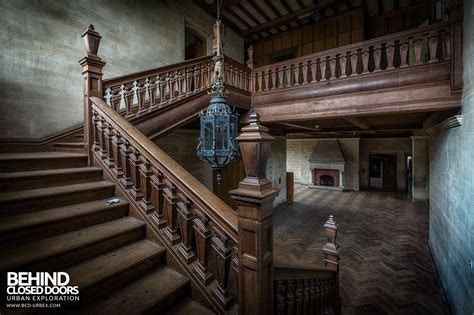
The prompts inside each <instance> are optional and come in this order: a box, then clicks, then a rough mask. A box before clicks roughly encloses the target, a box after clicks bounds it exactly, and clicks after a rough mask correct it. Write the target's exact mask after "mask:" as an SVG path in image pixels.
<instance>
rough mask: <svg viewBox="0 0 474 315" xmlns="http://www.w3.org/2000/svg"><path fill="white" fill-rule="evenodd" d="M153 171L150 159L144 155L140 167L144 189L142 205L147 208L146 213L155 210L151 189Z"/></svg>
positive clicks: (144, 208) (141, 183)
mask: <svg viewBox="0 0 474 315" xmlns="http://www.w3.org/2000/svg"><path fill="white" fill-rule="evenodd" d="M152 175H153V171H152V169H151V165H150V162H149V161H148V159H146V158H145V157H143V159H142V163H141V167H140V187H141V189H142V194H143V197H142V199H141V200H140V203H139V204H140V207H141V208H142V209H143V210H145V213H147V214H148V213H151V212H153V210H154V208H153V203H152V201H151V199H152V195H151V193H152V189H151V176H152Z"/></svg>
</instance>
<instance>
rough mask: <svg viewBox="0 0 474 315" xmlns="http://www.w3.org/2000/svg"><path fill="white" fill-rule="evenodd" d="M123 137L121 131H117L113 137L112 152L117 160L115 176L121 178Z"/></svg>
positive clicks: (114, 169)
mask: <svg viewBox="0 0 474 315" xmlns="http://www.w3.org/2000/svg"><path fill="white" fill-rule="evenodd" d="M122 143H123V142H122V137H121V136H120V132H118V131H115V134H114V137H113V139H112V152H113V156H114V160H115V165H114V168H113V169H112V172H113V173H114V175H115V177H116V178H118V179H120V178H121V177H122V176H123V170H122V155H121V153H120V147H121V145H122Z"/></svg>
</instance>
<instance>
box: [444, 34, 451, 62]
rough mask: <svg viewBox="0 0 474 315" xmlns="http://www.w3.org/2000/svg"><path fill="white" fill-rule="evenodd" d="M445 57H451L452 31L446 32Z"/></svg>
mask: <svg viewBox="0 0 474 315" xmlns="http://www.w3.org/2000/svg"><path fill="white" fill-rule="evenodd" d="M444 48H445V49H444V54H445V55H444V58H445V59H449V58H451V33H444Z"/></svg>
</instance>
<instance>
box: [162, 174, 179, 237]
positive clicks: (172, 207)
mask: <svg viewBox="0 0 474 315" xmlns="http://www.w3.org/2000/svg"><path fill="white" fill-rule="evenodd" d="M164 196H165V209H166V215H167V219H168V220H167V221H168V226H167V227H166V228H165V236H166V238H167V241H168V242H169V243H170V244H171V245H175V244H177V243H179V241H180V236H179V227H178V210H177V207H178V199H179V198H178V189H177V188H176V186H175V185H174V184H172V183H171V182H166V184H165V188H164Z"/></svg>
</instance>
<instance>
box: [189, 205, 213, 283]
mask: <svg viewBox="0 0 474 315" xmlns="http://www.w3.org/2000/svg"><path fill="white" fill-rule="evenodd" d="M194 213H195V215H196V217H195V219H194V220H193V222H194V235H195V237H196V250H197V254H198V260H199V263H198V264H197V265H196V266H195V267H194V272H195V273H196V274H197V276H198V279H199V280H200V281H201V283H202V284H204V285H207V284H208V283H209V282H211V280H212V278H213V275H212V273H211V272H210V271H209V269H208V267H207V266H208V255H209V250H210V246H211V237H212V232H211V228H210V226H209V220H208V219H207V217H206V216H205V215H204V213H202V212H201V211H199V210H198V209H194Z"/></svg>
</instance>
